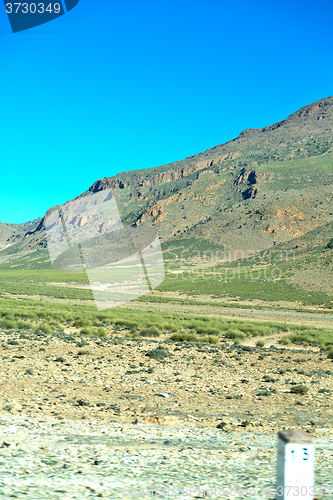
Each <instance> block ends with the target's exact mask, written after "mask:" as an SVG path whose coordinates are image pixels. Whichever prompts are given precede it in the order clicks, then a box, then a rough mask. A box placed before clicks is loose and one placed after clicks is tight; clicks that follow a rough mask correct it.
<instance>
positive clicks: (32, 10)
mask: <svg viewBox="0 0 333 500" xmlns="http://www.w3.org/2000/svg"><path fill="white" fill-rule="evenodd" d="M60 10H61V5H60V3H54V4H52V3H49V4H44V3H29V4H28V3H6V12H7V14H19V13H20V14H21V13H22V14H44V12H49V13H50V14H52V12H54V13H55V14H59V12H60Z"/></svg>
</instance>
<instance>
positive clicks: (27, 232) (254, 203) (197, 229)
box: [0, 97, 333, 263]
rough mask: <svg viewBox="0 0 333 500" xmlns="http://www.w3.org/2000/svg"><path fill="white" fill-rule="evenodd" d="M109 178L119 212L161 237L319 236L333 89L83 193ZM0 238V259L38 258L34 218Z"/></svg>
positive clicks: (329, 214)
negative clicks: (271, 119)
mask: <svg viewBox="0 0 333 500" xmlns="http://www.w3.org/2000/svg"><path fill="white" fill-rule="evenodd" d="M110 187H111V188H113V189H114V192H115V195H116V198H117V203H118V207H119V209H120V212H121V215H122V218H123V221H124V222H126V223H128V224H131V225H136V226H139V225H140V224H144V223H149V224H152V225H153V226H155V228H156V229H157V230H158V232H159V234H160V237H161V238H162V241H163V242H165V243H167V242H171V241H175V240H177V239H186V238H191V239H193V238H194V239H201V240H202V239H204V240H207V241H208V242H211V243H212V244H214V245H223V244H225V245H230V246H231V247H232V248H233V249H243V250H247V249H253V250H255V249H264V248H268V247H272V246H273V245H279V244H286V243H287V242H290V244H291V242H292V241H293V240H295V242H296V240H297V241H298V242H299V244H301V245H303V246H304V248H305V247H306V245H307V244H308V243H307V240H308V237H307V234H308V235H309V237H310V235H311V238H312V237H314V236H315V238H314V240H315V242H316V244H324V243H325V241H326V242H327V237H328V234H329V231H328V227H331V226H328V225H330V224H332V223H333V97H328V98H326V99H321V100H320V101H317V102H315V103H313V104H309V105H308V106H305V107H304V108H302V109H300V110H299V111H296V112H295V113H293V114H292V115H290V116H288V117H287V118H286V119H285V120H283V121H282V122H279V123H276V124H274V125H271V126H267V127H264V128H263V129H250V130H244V131H243V132H241V133H240V134H239V136H238V137H237V138H235V139H234V140H232V141H229V142H227V143H225V144H220V145H218V146H215V147H214V148H211V149H208V150H207V151H205V152H203V153H199V154H197V155H194V156H191V157H188V158H186V159H184V160H181V161H177V162H174V163H170V164H168V165H163V166H159V167H155V168H151V169H142V170H134V171H130V172H121V173H119V174H117V175H116V176H113V177H106V178H104V179H101V180H98V181H97V182H95V183H94V184H93V185H92V186H91V187H90V189H89V192H97V191H100V190H103V189H107V188H110ZM332 236H333V235H332ZM0 244H1V245H2V248H3V249H2V250H1V251H0V263H4V262H10V261H13V260H17V259H18V258H20V259H22V258H25V257H29V258H36V262H39V263H43V262H45V261H46V260H47V252H46V248H45V246H46V240H45V235H44V229H43V219H39V220H37V221H34V222H32V223H29V224H23V225H19V226H15V225H8V224H2V225H0ZM36 252H37V253H36ZM33 254H35V256H34V257H33ZM43 255H45V256H44V257H43ZM38 259H39V260H38Z"/></svg>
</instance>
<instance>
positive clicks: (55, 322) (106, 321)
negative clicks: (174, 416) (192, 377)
mask: <svg viewBox="0 0 333 500" xmlns="http://www.w3.org/2000/svg"><path fill="white" fill-rule="evenodd" d="M69 327H76V328H77V329H78V333H80V334H81V335H82V336H85V335H86V336H96V337H106V336H107V335H108V330H109V331H110V332H112V333H118V332H123V334H124V335H125V336H126V337H127V338H131V339H136V338H144V337H147V338H154V337H159V336H160V335H162V334H163V335H167V336H169V338H170V340H172V341H176V342H183V341H188V342H207V343H211V344H214V343H218V342H220V341H224V340H226V339H227V340H233V341H234V343H235V344H240V343H242V342H243V341H244V339H246V338H251V337H259V336H260V337H263V339H262V342H261V341H260V340H259V342H257V345H258V346H261V345H264V344H263V343H264V338H265V337H267V336H269V335H275V334H281V333H283V334H284V336H283V337H282V338H281V340H280V343H281V344H282V345H285V346H287V345H290V344H291V343H296V344H302V345H305V346H319V347H320V348H321V349H323V350H326V351H327V352H328V353H329V356H332V357H333V329H329V328H313V327H307V326H302V325H292V324H285V323H275V322H250V321H241V320H234V319H232V320H231V319H227V318H218V317H206V316H195V315H184V314H176V313H161V312H153V311H149V312H145V311H139V310H129V309H128V310H127V309H125V308H116V309H108V310H105V311H101V312H98V311H97V310H96V308H95V307H93V306H85V305H67V304H56V303H51V302H40V301H36V300H35V301H34V300H30V299H21V300H18V299H9V298H0V328H1V329H3V330H29V329H30V330H33V331H35V332H40V334H44V335H51V334H52V333H53V332H56V331H58V332H61V331H63V329H64V328H69Z"/></svg>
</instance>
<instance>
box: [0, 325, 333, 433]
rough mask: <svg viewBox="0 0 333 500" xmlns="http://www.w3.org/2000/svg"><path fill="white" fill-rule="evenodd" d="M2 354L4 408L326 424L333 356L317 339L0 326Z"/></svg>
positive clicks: (162, 421)
mask: <svg viewBox="0 0 333 500" xmlns="http://www.w3.org/2000/svg"><path fill="white" fill-rule="evenodd" d="M156 350H157V353H156ZM152 351H153V352H152ZM161 351H163V352H162V353H161ZM156 357H157V358H156ZM0 358H1V371H0V384H1V396H0V408H1V410H3V411H8V412H10V413H25V414H28V415H35V414H39V415H53V416H56V417H57V418H58V419H63V418H65V417H71V418H73V419H98V420H101V421H105V420H107V421H116V422H123V423H147V424H148V423H149V424H152V423H153V424H157V425H180V426H182V425H184V426H194V427H217V426H218V425H220V429H221V432H249V431H250V432H259V431H260V432H261V433H262V432H275V431H276V430H280V429H283V428H295V427H296V428H298V429H304V430H305V431H307V432H312V433H315V434H316V435H318V436H320V435H326V434H329V433H330V432H331V431H332V427H333V425H332V416H333V409H332V396H331V391H330V389H331V387H332V377H333V365H332V361H331V360H329V359H327V357H326V355H324V354H322V353H321V352H320V351H319V350H318V349H305V348H304V349H289V348H288V349H285V348H280V347H274V346H273V347H271V348H259V347H253V348H251V347H248V346H234V345H232V344H231V343H230V342H229V341H227V340H223V339H222V341H221V343H220V344H218V345H208V344H194V343H174V342H172V341H170V340H167V338H166V337H160V338H158V339H139V340H130V339H126V338H125V330H124V331H123V332H118V333H117V334H116V333H110V334H109V336H108V337H107V338H105V339H97V338H94V339H93V338H89V337H88V338H87V337H84V338H83V337H82V336H78V335H73V334H72V333H71V332H67V333H62V334H60V333H59V334H55V335H53V336H50V335H45V336H38V335H35V334H32V333H31V334H28V333H27V332H26V334H23V335H22V332H21V333H18V332H0ZM155 358H156V359H155ZM298 386H303V387H304V388H303V389H301V390H299V389H295V387H298ZM295 390H296V392H291V391H295ZM297 391H299V392H298V393H297ZM302 392H304V393H303V394H302Z"/></svg>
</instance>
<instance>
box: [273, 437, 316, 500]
mask: <svg viewBox="0 0 333 500" xmlns="http://www.w3.org/2000/svg"><path fill="white" fill-rule="evenodd" d="M278 436H279V439H278V458H277V470H276V499H277V500H291V499H295V498H298V500H313V496H314V454H315V450H314V444H313V440H312V437H311V436H310V435H309V434H307V433H306V432H303V431H296V430H288V431H281V432H279V434H278Z"/></svg>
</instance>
